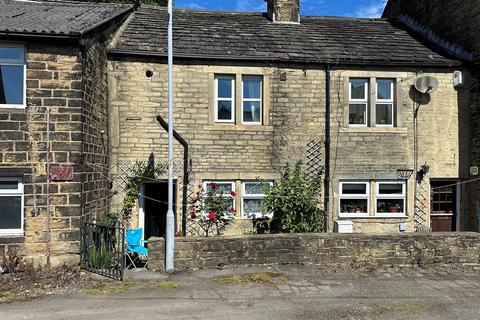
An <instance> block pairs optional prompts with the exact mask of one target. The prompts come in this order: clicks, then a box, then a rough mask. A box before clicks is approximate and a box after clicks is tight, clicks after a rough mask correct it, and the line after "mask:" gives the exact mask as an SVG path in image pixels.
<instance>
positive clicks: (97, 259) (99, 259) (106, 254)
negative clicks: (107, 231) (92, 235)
mask: <svg viewBox="0 0 480 320" xmlns="http://www.w3.org/2000/svg"><path fill="white" fill-rule="evenodd" d="M90 261H91V262H90V264H91V267H92V268H94V269H108V268H110V267H111V266H112V264H113V254H112V253H111V252H110V251H109V250H108V249H107V248H106V247H105V246H104V245H100V246H99V248H97V246H96V245H94V246H92V247H91V248H90Z"/></svg>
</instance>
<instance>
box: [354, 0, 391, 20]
mask: <svg viewBox="0 0 480 320" xmlns="http://www.w3.org/2000/svg"><path fill="white" fill-rule="evenodd" d="M386 4H387V0H373V1H371V2H370V4H369V5H366V6H361V7H358V8H357V10H356V11H355V13H354V16H355V17H359V18H380V17H381V16H382V13H383V10H384V9H385V5H386Z"/></svg>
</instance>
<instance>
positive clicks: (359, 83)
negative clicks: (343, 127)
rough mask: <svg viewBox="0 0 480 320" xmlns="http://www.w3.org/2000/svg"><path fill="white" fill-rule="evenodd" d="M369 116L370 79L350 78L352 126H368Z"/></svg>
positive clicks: (350, 118)
mask: <svg viewBox="0 0 480 320" xmlns="http://www.w3.org/2000/svg"><path fill="white" fill-rule="evenodd" d="M367 116H368V80H367V79H350V93H349V117H348V119H349V120H348V123H349V124H350V125H351V126H361V127H366V126H367V124H368V122H367Z"/></svg>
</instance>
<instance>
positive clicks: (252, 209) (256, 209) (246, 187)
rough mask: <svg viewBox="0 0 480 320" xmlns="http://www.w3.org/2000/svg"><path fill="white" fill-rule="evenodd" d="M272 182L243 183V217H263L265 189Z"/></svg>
mask: <svg viewBox="0 0 480 320" xmlns="http://www.w3.org/2000/svg"><path fill="white" fill-rule="evenodd" d="M267 184H269V185H271V184H272V183H271V182H263V181H249V182H242V217H243V218H250V219H251V218H254V217H256V218H258V217H261V216H263V213H262V210H261V209H262V204H263V200H264V199H265V187H266V185H267Z"/></svg>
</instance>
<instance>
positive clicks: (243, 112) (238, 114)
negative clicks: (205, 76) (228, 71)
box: [214, 74, 264, 125]
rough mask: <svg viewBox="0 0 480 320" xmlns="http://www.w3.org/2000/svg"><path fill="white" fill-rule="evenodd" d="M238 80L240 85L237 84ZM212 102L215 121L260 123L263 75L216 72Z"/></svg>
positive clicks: (261, 116)
mask: <svg viewBox="0 0 480 320" xmlns="http://www.w3.org/2000/svg"><path fill="white" fill-rule="evenodd" d="M237 81H238V82H237ZM239 82H241V87H240V86H237V83H239ZM237 87H239V88H238V89H237ZM214 103H215V110H214V112H215V122H216V123H232V124H234V123H236V124H256V125H261V124H262V119H263V116H264V115H263V103H264V102H263V77H262V76H255V75H242V76H240V75H238V76H237V75H225V74H216V75H215V102H214ZM237 105H238V106H240V107H238V108H237Z"/></svg>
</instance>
